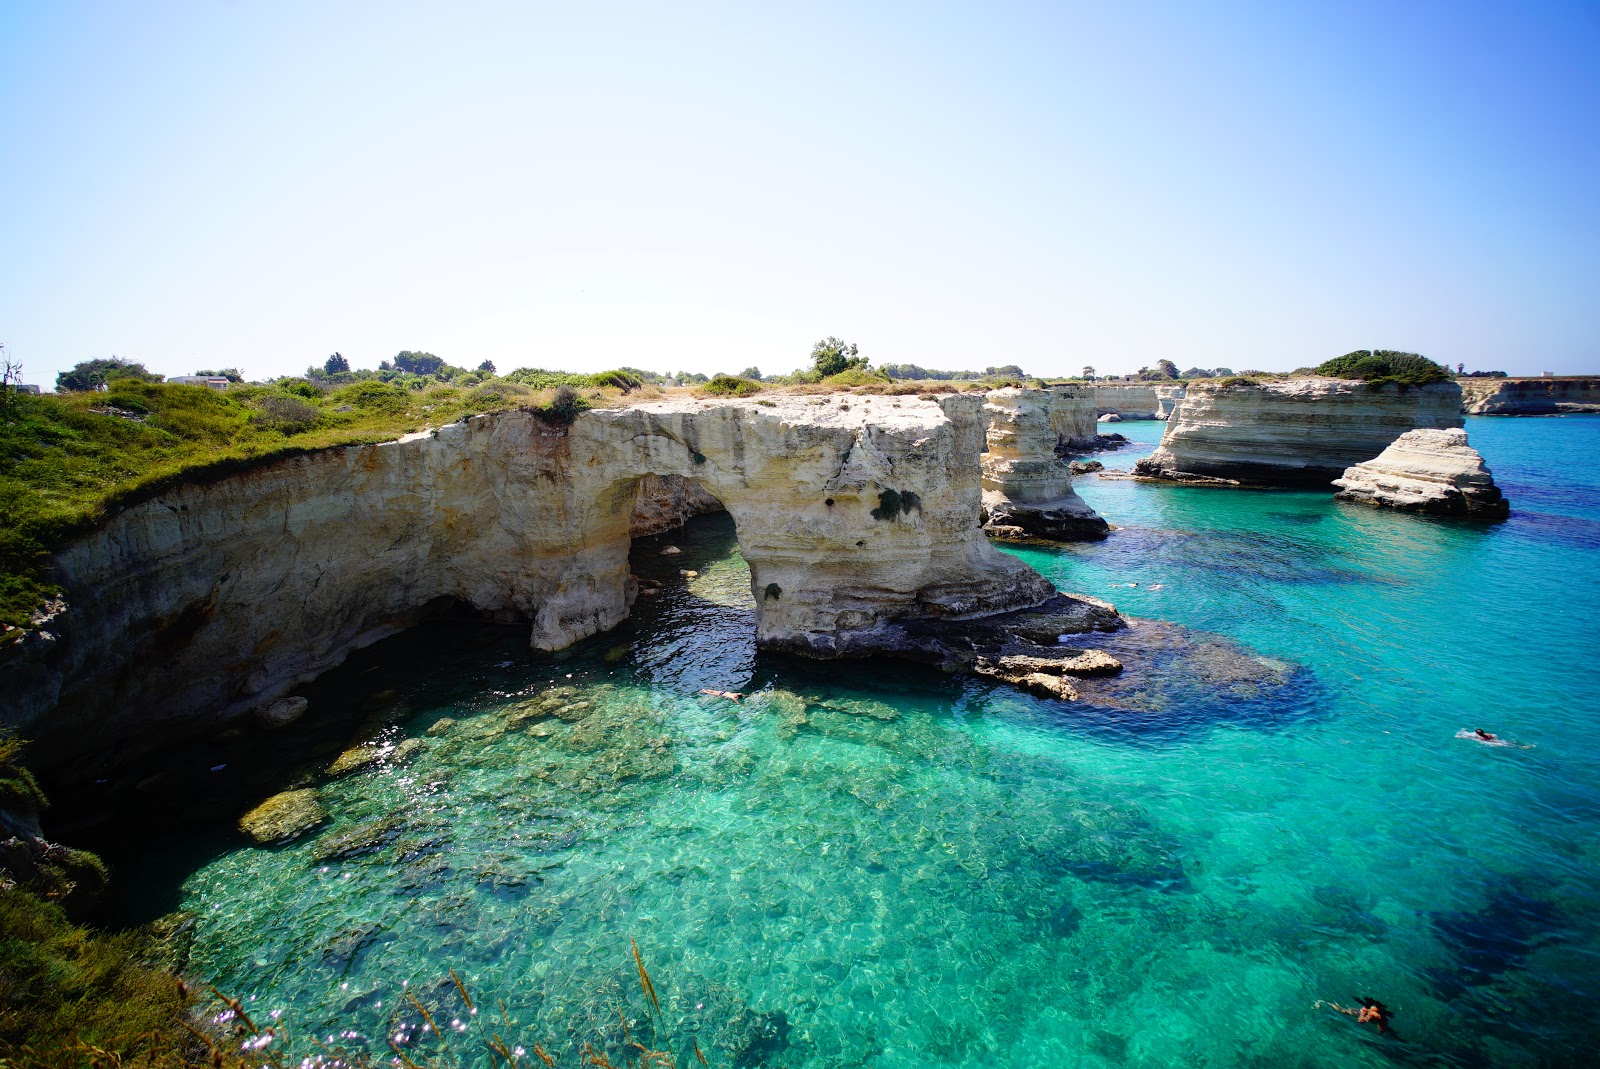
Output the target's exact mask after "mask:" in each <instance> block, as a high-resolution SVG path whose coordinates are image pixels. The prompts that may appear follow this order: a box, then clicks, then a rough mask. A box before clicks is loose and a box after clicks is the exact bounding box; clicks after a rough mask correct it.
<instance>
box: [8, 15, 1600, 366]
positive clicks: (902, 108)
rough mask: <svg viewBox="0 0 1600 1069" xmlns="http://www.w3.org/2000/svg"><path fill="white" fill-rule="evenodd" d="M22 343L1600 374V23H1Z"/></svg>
mask: <svg viewBox="0 0 1600 1069" xmlns="http://www.w3.org/2000/svg"><path fill="white" fill-rule="evenodd" d="M0 50H3V53H0V152H3V160H4V165H3V166H0V341H4V342H6V343H7V344H8V346H9V348H10V349H11V351H12V352H13V353H14V354H15V355H16V356H17V357H18V358H20V359H21V360H22V361H23V362H24V364H25V366H26V367H27V369H28V378H29V380H30V381H35V382H44V383H49V382H50V381H52V380H53V377H54V374H55V372H56V371H57V370H60V369H61V368H64V367H67V366H70V365H71V364H72V363H74V362H76V361H78V360H83V359H88V358H91V357H98V356H108V355H111V354H117V355H121V356H126V357H129V358H132V359H136V360H141V361H144V362H145V363H147V364H148V365H149V366H150V367H151V368H152V369H153V370H157V371H161V372H164V373H167V374H179V373H185V372H190V371H193V370H195V369H197V368H201V367H216V366H223V365H236V366H238V367H240V368H241V369H242V370H243V371H244V372H245V373H246V374H247V375H248V376H250V377H252V378H260V377H265V376H269V375H277V374H286V373H296V372H299V371H300V370H302V369H304V368H305V367H306V365H307V364H310V363H313V362H317V363H320V362H321V361H322V359H323V358H324V357H325V356H327V354H329V353H331V352H333V351H334V350H339V351H341V352H343V353H344V354H345V355H346V356H348V357H350V358H351V360H352V362H353V363H355V364H356V365H357V366H375V365H376V363H377V361H378V360H380V359H383V358H386V357H390V356H392V355H393V354H394V353H395V352H396V351H398V350H401V349H425V350H428V351H431V352H435V353H438V354H439V355H441V356H443V357H445V358H446V359H447V360H449V361H450V362H452V363H456V364H465V365H467V366H474V365H476V364H477V363H478V362H479V361H480V360H483V359H492V360H493V361H494V362H495V363H496V364H497V365H498V366H499V367H500V368H501V369H502V370H507V369H509V368H512V367H518V366H541V367H561V368H567V369H571V370H599V369H602V368H607V367H613V366H617V365H632V366H636V367H645V368H652V369H656V370H662V371H665V370H677V369H683V368H688V369H690V370H699V371H704V372H707V373H710V372H714V371H718V370H726V371H738V370H740V369H742V368H744V367H747V366H750V365H757V366H759V367H760V368H761V369H762V370H763V371H766V372H768V373H773V372H783V371H789V370H792V369H793V368H795V367H797V366H800V365H802V364H804V363H805V361H806V355H807V353H808V352H809V350H810V346H811V343H812V342H813V341H815V340H816V339H818V338H820V337H822V336H824V335H828V334H834V335H839V336H841V337H844V338H846V339H848V340H851V341H855V342H857V343H858V344H859V345H860V346H861V351H862V352H863V353H864V354H866V355H869V356H870V357H871V358H872V359H873V360H874V361H875V362H878V363H885V362H915V363H918V364H922V365H923V366H927V367H938V368H963V367H965V368H975V367H984V366H988V365H993V364H1005V363H1018V364H1021V365H1022V366H1023V367H1024V368H1026V369H1027V370H1029V371H1030V372H1033V373H1035V374H1041V375H1050V374H1063V373H1068V372H1076V371H1078V370H1080V369H1081V368H1082V367H1083V366H1085V365H1086V364H1087V365H1092V366H1094V367H1096V368H1097V369H1098V370H1099V371H1100V372H1101V373H1113V372H1122V371H1131V370H1134V369H1136V368H1138V367H1140V366H1142V365H1146V364H1153V363H1154V362H1155V361H1156V360H1158V359H1161V358H1163V357H1165V358H1170V359H1172V360H1174V361H1176V362H1177V363H1178V364H1179V366H1180V367H1189V366H1191V365H1199V366H1203V367H1211V366H1216V365H1227V366H1229V367H1232V368H1234V369H1235V370H1243V369H1245V368H1263V369H1267V370H1288V369H1290V368H1294V367H1297V366H1303V365H1307V364H1316V363H1318V362H1320V361H1321V360H1323V359H1326V358H1328V357H1330V356H1335V355H1338V354H1339V353H1342V352H1346V351H1348V350H1350V349H1353V348H1365V347H1371V346H1378V347H1387V348H1401V349H1409V350H1415V351H1419V352H1423V353H1426V354H1428V355H1430V356H1432V357H1434V358H1435V359H1438V360H1442V361H1448V362H1450V363H1452V364H1454V363H1456V362H1458V361H1461V362H1465V363H1466V364H1467V365H1468V367H1469V368H1503V369H1505V370H1508V371H1511V372H1512V373H1524V374H1526V373H1535V374H1536V373H1538V372H1539V371H1543V370H1549V371H1555V372H1557V373H1566V374H1576V373H1588V372H1600V6H1596V5H1594V4H1592V3H1589V4H1570V5H1565V4H1538V3H1522V4H1503V5H1481V4H1471V3H1455V4H1415V3H1393V2H1390V3H1375V4H1338V5H1317V4H1259V5H1254V4H1227V5H1225V4H1217V3H1212V4H1192V3H1191V4H1171V5H1162V4H1098V5H1082V6H1078V5H1067V4H1050V5H1042V4H1041V5H1033V4H1004V3H988V4H981V5H980V4H971V5H949V4H938V3H931V4H930V3H917V4H903V5H893V4H843V5H832V4H826V3H806V4H803V5H802V4H790V5H775V4H774V5H756V4H737V5H733V4H730V5H716V4H693V3H685V4H672V5H669V4H660V3H653V4H640V5H615V4H604V3H582V4H575V3H569V4H560V5H536V4H527V3H515V4H492V3H461V4H448V5H446V4H416V5H411V4H404V3H392V2H390V3H381V4H368V5H363V4H356V3H326V2H323V3H315V4H297V3H291V2H284V0H274V2H271V3H267V2H263V0H233V2H227V3H195V4H169V3H160V2H149V3H140V4H125V3H115V4H113V3H107V4H102V5H86V4H74V3H34V4H21V3H14V2H9V0H0Z"/></svg>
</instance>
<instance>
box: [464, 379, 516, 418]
mask: <svg viewBox="0 0 1600 1069" xmlns="http://www.w3.org/2000/svg"><path fill="white" fill-rule="evenodd" d="M532 394H533V391H532V390H530V389H528V388H527V387H526V386H522V385H519V384H517V383H515V382H507V381H505V380H504V379H497V380H495V381H493V382H486V383H484V384H483V385H482V386H479V387H478V388H477V389H475V390H473V391H472V392H471V393H469V394H467V396H466V398H465V399H464V400H465V402H466V404H467V405H469V406H470V407H471V408H472V410H473V411H474V412H492V411H495V410H497V409H502V408H510V407H511V406H512V405H514V404H516V403H517V402H518V401H520V400H522V399H523V398H526V397H530V396H532Z"/></svg>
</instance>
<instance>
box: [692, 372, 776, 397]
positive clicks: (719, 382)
mask: <svg viewBox="0 0 1600 1069" xmlns="http://www.w3.org/2000/svg"><path fill="white" fill-rule="evenodd" d="M700 388H701V389H702V390H704V391H705V392H706V393H708V394H710V395H712V396H713V397H750V396H752V395H753V394H757V393H760V392H761V384H760V383H757V382H751V381H750V380H749V379H741V378H739V377H738V376H737V375H723V374H720V373H719V374H716V375H713V376H712V377H711V381H710V382H708V383H706V384H705V385H704V386H702V387H700Z"/></svg>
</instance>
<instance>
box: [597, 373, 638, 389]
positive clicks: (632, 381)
mask: <svg viewBox="0 0 1600 1069" xmlns="http://www.w3.org/2000/svg"><path fill="white" fill-rule="evenodd" d="M593 382H594V385H596V386H615V387H616V388H617V389H619V390H621V391H622V392H623V393H632V392H633V391H634V390H637V389H638V388H639V387H641V386H643V385H644V380H643V379H641V378H639V377H638V376H637V375H630V374H628V372H626V371H622V370H617V371H602V372H600V373H599V374H598V375H595V376H594V377H593Z"/></svg>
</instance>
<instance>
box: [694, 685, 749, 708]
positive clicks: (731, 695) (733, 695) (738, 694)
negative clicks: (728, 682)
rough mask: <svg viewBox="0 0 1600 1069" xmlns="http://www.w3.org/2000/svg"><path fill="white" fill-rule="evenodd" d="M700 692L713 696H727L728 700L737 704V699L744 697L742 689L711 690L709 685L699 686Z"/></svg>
mask: <svg viewBox="0 0 1600 1069" xmlns="http://www.w3.org/2000/svg"><path fill="white" fill-rule="evenodd" d="M700 693H701V694H709V695H711V696H712V697H713V698H727V699H728V700H729V701H731V702H733V703H734V704H735V705H737V704H738V703H739V699H740V698H743V697H744V693H743V692H742V691H732V690H712V689H710V688H709V687H702V688H700Z"/></svg>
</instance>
